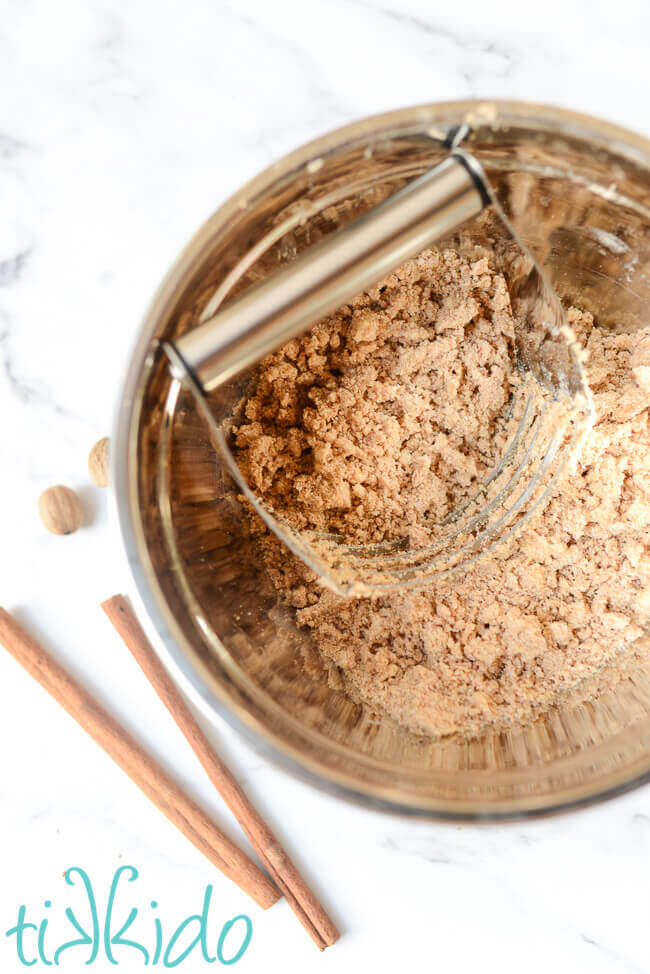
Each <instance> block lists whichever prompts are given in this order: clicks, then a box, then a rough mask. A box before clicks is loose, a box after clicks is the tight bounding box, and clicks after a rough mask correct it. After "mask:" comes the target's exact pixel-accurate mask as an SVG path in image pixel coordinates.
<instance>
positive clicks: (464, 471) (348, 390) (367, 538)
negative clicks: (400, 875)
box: [235, 250, 519, 542]
mask: <svg viewBox="0 0 650 974" xmlns="http://www.w3.org/2000/svg"><path fill="white" fill-rule="evenodd" d="M513 343H514V320H513V317H512V312H511V310H510V302H509V300H508V293H507V290H506V286H505V281H504V279H503V277H501V276H500V275H499V274H495V273H493V272H491V271H490V270H489V268H488V263H487V261H486V260H485V259H481V260H476V261H473V262H472V261H469V260H467V259H464V258H462V257H460V256H459V255H458V254H457V253H455V252H453V251H445V252H443V253H439V252H437V251H432V250H428V251H425V252H424V253H422V254H421V255H420V256H419V257H418V258H416V259H415V260H411V261H409V262H408V263H406V264H404V265H403V266H402V267H401V268H399V270H397V271H396V272H395V273H394V274H391V275H390V277H387V278H386V279H385V280H384V281H382V282H381V284H379V285H378V286H377V287H375V288H374V289H373V290H372V291H369V292H368V293H366V294H362V295H361V296H360V297H358V298H356V299H355V300H354V301H352V302H351V304H350V305H348V306H346V307H344V308H342V309H341V310H339V311H338V312H337V313H336V314H335V315H332V316H331V317H330V318H328V319H327V320H326V321H323V322H321V323H320V324H319V325H317V326H316V328H314V329H313V330H312V331H311V332H309V334H307V335H306V336H304V337H303V338H301V339H299V340H297V341H293V342H290V343H289V344H288V345H286V346H285V347H284V348H283V349H281V350H280V351H279V352H277V353H276V354H274V355H272V356H270V357H269V358H268V359H267V360H266V361H265V363H264V365H263V367H262V369H261V372H260V374H259V376H258V379H257V382H256V385H255V388H254V389H253V391H252V393H251V395H250V397H249V399H248V402H247V404H246V408H245V418H246V421H245V422H244V423H243V424H242V425H240V426H239V428H238V430H237V431H236V433H235V450H236V453H237V459H238V462H239V465H240V468H241V470H242V472H243V473H244V476H245V477H246V479H247V481H248V483H249V484H250V486H251V488H252V489H253V490H254V491H255V492H256V493H258V494H259V495H261V496H262V497H263V498H264V500H265V501H266V502H267V504H268V505H269V506H271V507H272V508H273V509H274V511H275V512H276V513H278V514H281V515H282V516H283V517H284V518H285V519H286V520H287V521H288V522H289V523H290V524H291V525H292V526H293V527H295V528H297V529H299V530H303V529H305V528H309V529H313V530H318V531H331V532H335V533H338V534H340V535H342V536H343V538H345V539H346V540H348V541H359V542H361V541H363V542H378V541H387V540H393V539H395V538H399V537H405V536H411V539H412V540H415V537H414V536H416V535H417V533H418V531H419V530H421V529H422V527H423V526H424V525H425V524H426V523H427V521H433V522H438V521H440V520H441V519H443V518H444V517H445V516H446V515H447V514H449V512H450V511H451V510H453V508H455V507H456V506H457V504H458V503H459V502H460V501H461V500H462V499H463V498H464V497H465V496H467V494H468V491H469V490H470V489H471V487H472V485H474V484H475V483H476V482H477V481H480V480H482V479H483V477H484V476H485V474H486V472H488V471H489V470H490V469H491V468H492V467H493V466H494V463H495V461H496V460H497V459H498V456H499V450H500V446H501V443H500V439H499V436H498V435H497V434H498V431H499V429H500V428H501V427H502V426H503V424H504V417H505V414H506V410H507V407H508V404H509V402H510V398H511V395H512V388H513V386H514V385H515V384H516V383H517V382H518V380H519V375H518V373H517V372H516V370H514V369H513V366H512V360H513Z"/></svg>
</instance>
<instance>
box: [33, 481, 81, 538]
mask: <svg viewBox="0 0 650 974" xmlns="http://www.w3.org/2000/svg"><path fill="white" fill-rule="evenodd" d="M38 513H39V514H40V516H41V521H42V522H43V524H44V525H45V527H46V528H47V530H48V531H51V532H52V534H72V533H73V532H74V531H76V530H77V528H80V527H81V525H82V524H83V521H84V511H83V507H82V506H81V501H80V500H79V498H78V497H77V495H76V494H75V492H74V491H73V490H71V489H70V488H69V487H63V486H62V485H61V484H57V486H56V487H48V488H47V490H44V491H43V493H42V494H41V496H40V497H39V499H38Z"/></svg>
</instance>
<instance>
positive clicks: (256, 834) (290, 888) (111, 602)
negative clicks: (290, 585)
mask: <svg viewBox="0 0 650 974" xmlns="http://www.w3.org/2000/svg"><path fill="white" fill-rule="evenodd" d="M102 608H103V610H104V612H105V613H106V615H107V616H108V618H109V619H110V621H111V622H112V624H113V626H114V627H115V629H116V630H117V632H118V633H119V634H120V636H121V637H122V639H123V641H124V642H125V643H126V645H127V647H128V649H129V650H130V652H131V653H132V655H133V656H134V658H135V660H136V662H137V663H138V665H139V666H140V668H141V669H142V671H143V672H144V674H145V676H146V677H147V679H148V680H149V682H150V683H151V685H152V687H153V688H154V690H155V691H156V693H157V694H158V696H159V697H160V699H161V700H162V702H163V703H164V704H165V706H166V707H167V709H168V710H169V712H170V714H171V715H172V717H173V718H174V720H175V721H176V723H177V725H178V727H179V728H180V730H181V731H182V733H183V734H184V736H185V737H186V738H187V740H188V742H189V744H190V746H191V747H192V749H193V751H194V753H195V754H196V756H197V757H198V759H199V761H200V762H201V764H202V765H203V768H204V769H205V771H206V772H207V775H208V777H209V778H210V781H211V782H212V783H213V785H214V786H215V788H216V789H217V791H218V792H219V794H220V795H221V797H222V798H223V800H224V801H225V803H226V804H227V805H228V807H229V808H230V810H231V811H232V813H233V815H234V816H235V818H236V819H237V821H238V822H239V824H240V825H241V827H242V829H243V831H244V832H245V834H246V836H247V838H248V840H249V842H250V843H251V845H252V846H253V848H254V849H255V851H256V852H257V854H258V856H259V857H260V860H261V861H262V864H263V865H264V866H265V867H266V869H267V870H268V872H269V875H270V876H271V878H272V880H273V882H274V883H275V884H276V886H277V887H278V888H279V889H281V890H282V892H283V893H284V895H285V897H286V900H287V902H288V903H289V904H290V906H291V908H292V909H293V911H294V913H295V914H296V916H297V917H298V919H299V920H300V922H301V923H302V925H303V926H304V927H305V929H306V930H307V932H308V933H309V934H310V936H311V937H312V939H313V940H314V941H315V943H316V944H317V946H318V947H319V948H320V949H321V950H324V949H325V947H329V946H330V945H331V944H333V943H335V942H336V940H338V937H339V933H338V930H337V929H336V927H335V926H334V923H333V922H332V920H331V919H330V917H329V916H328V915H327V913H326V912H325V910H324V909H323V907H322V906H321V904H320V903H319V902H318V900H317V899H316V897H315V896H314V894H313V893H312V892H311V890H310V889H309V887H308V886H307V884H306V882H305V880H304V879H303V878H302V876H301V875H300V873H299V872H298V870H297V869H296V867H295V866H294V864H293V863H292V862H291V859H290V858H289V856H288V854H287V853H286V851H285V850H284V849H283V848H282V846H281V845H280V842H279V841H278V839H277V838H276V837H275V835H274V834H273V832H272V831H271V830H270V828H269V827H268V825H267V824H266V822H265V821H264V819H263V818H262V817H261V816H260V814H259V813H258V812H257V810H256V809H255V808H254V807H253V805H252V804H251V802H250V801H249V799H248V798H247V796H246V794H245V793H244V791H243V789H242V788H241V786H240V785H239V784H238V782H237V781H236V780H235V778H234V777H233V775H232V773H231V772H230V770H229V769H228V768H227V767H226V765H225V764H224V763H223V761H222V760H221V759H220V758H219V756H218V755H217V754H216V753H215V751H214V750H213V748H212V746H211V745H210V743H209V741H208V740H207V738H206V736H205V734H204V733H203V731H202V730H201V728H200V727H199V725H198V723H197V721H196V719H195V718H194V716H193V714H192V712H191V711H190V709H189V707H188V706H187V704H186V703H185V701H184V699H183V698H182V697H181V695H180V693H179V691H178V689H177V688H176V685H175V684H174V682H173V681H172V680H171V678H170V677H169V674H168V673H167V671H166V669H165V668H164V666H163V665H162V663H161V662H160V660H159V658H158V656H157V655H156V653H155V650H154V649H153V647H152V645H151V643H150V642H149V640H148V638H147V636H146V634H145V632H144V630H143V629H142V626H141V625H140V623H139V622H138V619H137V617H136V615H135V613H134V612H133V610H132V609H131V607H130V605H129V603H128V602H127V601H126V599H125V598H124V597H123V596H121V595H116V596H114V597H113V598H111V599H108V600H107V601H106V602H104V603H103V604H102Z"/></svg>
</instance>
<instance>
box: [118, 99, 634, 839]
mask: <svg viewBox="0 0 650 974" xmlns="http://www.w3.org/2000/svg"><path fill="white" fill-rule="evenodd" d="M459 116H460V117H466V116H467V117H471V118H472V119H473V120H475V121H480V122H482V123H489V124H490V125H491V126H494V127H495V128H499V127H504V126H507V125H508V124H516V125H518V126H519V127H524V128H525V127H529V128H531V130H540V129H546V130H549V131H552V132H554V133H555V134H557V135H562V134H565V135H570V136H573V137H576V136H577V137H580V138H583V139H586V140H588V141H590V142H592V143H593V144H595V145H598V144H600V145H601V146H602V147H604V148H606V149H608V150H609V151H611V152H615V153H617V154H619V155H620V156H623V157H624V158H627V159H628V160H630V161H632V162H634V163H636V164H638V165H641V166H642V167H643V168H646V169H649V170H650V140H648V139H646V138H645V137H643V136H641V135H639V134H637V133H635V132H632V131H629V130H628V129H625V128H622V127H620V126H618V125H615V124H613V123H610V122H607V121H603V120H601V119H597V118H593V117H592V116H589V115H585V114H582V113H579V112H574V111H571V110H568V109H564V108H559V107H554V106H551V105H540V104H535V103H531V102H523V101H521V102H520V101H502V100H485V99H483V100H478V99H476V100H462V101H447V102H437V103H430V104H423V105H416V106H412V107H408V108H402V109H397V110H394V111H390V112H386V113H381V114H378V115H373V116H369V117H367V118H363V119H361V120H359V121H356V122H352V123H349V124H347V125H344V126H342V127H340V128H337V129H335V130H333V131H330V132H328V133H326V134H325V135H323V136H320V137H319V138H316V139H314V140H312V141H310V142H308V143H306V144H305V145H303V146H301V147H299V148H297V149H295V150H294V151H292V152H290V153H288V154H287V155H285V156H284V157H283V158H282V159H280V160H278V161H277V162H274V163H272V164H271V165H270V166H268V167H267V168H265V169H264V170H262V171H261V172H260V173H259V174H258V175H257V176H255V177H254V178H253V179H251V180H250V181H249V182H247V183H246V184H245V185H244V186H242V187H241V188H240V189H239V190H237V191H236V192H235V193H234V194H233V195H232V196H231V197H230V198H229V199H227V200H226V201H225V202H224V203H223V204H222V205H221V206H219V207H218V208H217V209H216V210H215V211H214V212H213V213H212V215H211V216H210V217H208V219H207V220H206V221H205V222H204V223H203V225H202V226H201V227H200V228H199V230H198V231H197V232H196V233H195V234H194V236H193V237H192V238H191V240H190V241H189V242H188V244H187V245H186V246H185V248H184V249H183V250H182V251H181V253H180V255H179V256H178V258H177V259H176V261H175V262H174V264H173V265H172V267H171V269H170V270H169V271H168V272H167V274H166V276H165V277H164V278H163V280H162V282H161V284H160V285H159V287H158V290H157V291H156V293H155V294H154V296H153V298H152V300H151V303H150V305H149V307H148V309H147V311H146V313H145V315H144V318H143V320H142V323H141V325H140V328H139V331H138V335H137V338H136V341H135V343H134V345H133V347H132V349H131V352H130V355H129V356H128V359H127V368H126V373H125V376H124V378H123V381H122V383H121V393H120V396H119V398H118V404H117V410H116V415H115V420H114V424H113V435H112V439H111V451H110V465H111V478H110V483H111V485H112V487H111V507H112V513H113V516H116V517H117V522H118V525H119V531H120V534H121V538H122V546H123V549H124V552H125V554H126V561H127V564H128V568H129V571H130V575H131V578H132V581H133V584H134V587H135V592H136V596H137V603H138V606H137V607H138V608H139V610H140V611H139V615H140V617H141V620H142V622H143V625H144V626H145V628H146V629H147V631H148V633H149V635H150V636H151V637H152V641H153V643H154V647H155V649H156V652H157V653H158V655H159V657H160V658H161V660H162V662H163V663H164V665H165V666H166V668H167V669H168V670H169V671H170V673H171V675H172V677H173V678H174V679H175V680H176V682H177V683H178V684H179V685H180V687H181V689H182V690H183V692H184V693H185V694H186V695H187V696H188V698H189V699H190V701H191V703H192V704H193V705H194V706H195V707H196V708H197V709H198V710H199V712H200V713H201V714H202V716H203V717H205V718H206V719H207V720H208V721H209V722H210V723H212V724H213V725H214V724H215V723H217V722H218V721H220V720H223V721H225V722H226V723H227V724H228V725H230V727H232V728H233V729H234V730H235V731H236V732H237V733H238V734H239V735H240V736H242V737H243V738H244V739H245V740H246V742H247V743H248V744H249V745H250V746H251V747H252V748H253V749H254V750H255V751H257V753H259V754H260V755H261V756H262V757H264V758H265V759H266V760H268V761H270V762H271V763H273V764H274V765H275V766H277V767H279V768H280V769H281V770H283V771H286V772H288V773H290V774H292V775H293V776H294V777H296V778H298V779H300V780H302V781H304V782H306V783H308V784H310V785H312V786H315V787H316V788H318V789H319V790H321V791H324V792H325V793H327V794H329V795H332V796H335V797H338V798H340V799H344V800H346V801H348V802H353V803H354V804H357V805H361V806H363V807H365V808H371V809H373V810H376V811H383V812H391V813H393V814H395V813H397V814H401V815H404V816H408V817H420V818H425V819H430V820H431V819H437V820H442V821H464V822H468V821H472V822H503V821H506V820H513V819H526V818H530V817H535V816H541V815H550V814H555V813H560V812H564V811H568V810H571V809H576V808H580V807H585V806H588V805H592V804H596V803H598V802H601V801H604V800H606V799H608V798H611V797H614V796H615V795H619V794H623V793H625V792H627V791H630V790H632V789H634V788H636V787H639V786H640V785H642V784H645V783H647V782H648V781H650V750H649V751H648V752H647V753H646V754H645V756H642V757H641V758H639V759H638V760H637V761H636V762H635V763H634V764H633V765H632V767H631V768H630V767H629V766H628V767H627V769H626V770H624V771H620V772H618V773H616V772H615V773H613V774H611V775H610V776H609V777H608V784H607V786H606V787H602V785H601V786H600V787H598V784H597V781H594V782H590V783H589V784H587V785H584V784H582V785H575V786H572V787H567V788H565V789H564V790H563V791H561V792H559V793H556V794H555V793H554V794H543V795H533V796H529V797H527V798H521V797H519V798H509V799H500V800H491V801H490V802H489V804H488V803H485V804H481V803H480V802H469V801H465V802H460V801H456V800H453V801H451V800H448V799H447V800H445V799H435V800H432V801H430V802H428V801H427V802H423V803H420V804H419V805H416V804H413V805H410V804H405V803H404V802H403V801H400V800H399V799H398V798H396V797H394V796H392V795H391V790H390V789H388V788H386V789H379V788H376V787H372V786H368V787H367V788H365V787H363V786H356V785H355V784H354V782H353V781H352V780H351V779H350V777H349V776H348V775H346V774H344V773H341V772H337V771H335V770H334V769H333V768H329V767H328V768H324V767H322V766H320V765H319V766H318V770H316V766H315V762H311V761H310V760H307V759H306V758H305V756H304V755H301V754H300V752H299V751H298V750H297V749H296V748H293V747H291V746H289V745H288V744H287V743H286V742H284V741H282V739H280V738H279V737H278V736H277V735H271V734H270V733H269V732H268V730H266V729H264V728H263V727H262V726H261V724H260V723H259V721H257V720H256V718H255V717H254V716H253V715H251V714H250V713H248V712H246V711H245V710H244V708H240V707H237V706H235V704H234V703H233V701H232V700H229V699H228V697H227V694H225V693H223V694H220V693H217V692H216V691H215V689H214V687H211V686H209V685H208V682H207V680H206V678H205V676H204V675H202V673H201V667H200V666H198V665H197V664H196V663H194V662H192V661H191V660H192V653H191V647H190V645H189V642H188V640H187V639H186V637H185V635H184V634H183V632H182V630H181V628H180V626H179V625H178V624H177V623H176V620H175V619H174V616H173V613H171V611H170V610H169V607H168V606H167V603H166V599H165V597H164V594H163V592H162V589H161V588H160V585H159V583H158V581H157V579H156V577H155V574H154V573H153V570H152V569H151V567H150V564H149V558H148V549H147V544H146V540H145V536H144V531H143V527H142V521H141V518H140V515H139V505H138V498H137V437H136V435H135V434H136V433H137V429H138V425H139V416H140V398H139V395H138V390H139V389H140V390H141V389H142V387H143V385H144V384H143V381H142V380H143V375H144V373H145V372H146V371H147V368H148V366H149V365H150V364H151V361H152V345H151V340H152V337H153V335H154V334H155V332H156V329H157V326H158V324H159V323H160V321H161V319H162V318H163V316H164V315H165V313H166V310H167V309H168V308H169V306H170V304H171V301H172V298H173V297H174V296H175V295H176V294H177V293H178V291H179V290H180V289H182V286H183V282H184V281H186V280H187V279H188V278H189V277H190V276H191V274H192V272H193V269H194V268H195V266H196V264H197V262H198V261H199V260H200V256H201V254H202V253H203V251H204V249H205V247H206V246H207V244H208V242H209V241H210V239H211V238H212V236H213V233H214V229H215V228H216V227H217V226H218V225H223V224H224V223H226V222H227V221H228V220H229V219H230V218H231V217H234V216H236V215H237V214H238V213H239V212H241V209H242V204H243V203H245V202H247V201H250V200H252V199H254V198H256V197H257V196H258V195H259V194H260V193H261V192H263V191H264V190H265V189H266V188H267V187H268V186H269V185H270V184H272V183H273V182H275V181H276V180H277V179H278V177H279V176H280V175H282V176H285V177H286V176H289V175H290V174H291V173H292V172H294V171H296V170H300V169H303V168H304V167H305V166H306V165H307V164H308V163H309V162H310V161H312V160H314V159H317V158H319V157H321V156H323V155H326V154H328V153H330V152H333V151H335V150H336V149H338V148H339V147H341V146H342V145H348V146H349V145H350V144H351V143H354V142H355V141H361V140H364V139H366V138H368V137H369V136H373V137H381V134H382V132H385V131H388V130H392V131H394V130H395V129H399V131H400V134H404V135H405V134H408V130H409V129H413V130H414V131H415V130H417V131H419V132H421V131H422V127H423V125H425V126H428V127H431V126H435V125H440V126H444V125H447V126H449V125H450V124H452V123H457V122H458V119H459ZM312 765H313V766H312Z"/></svg>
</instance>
